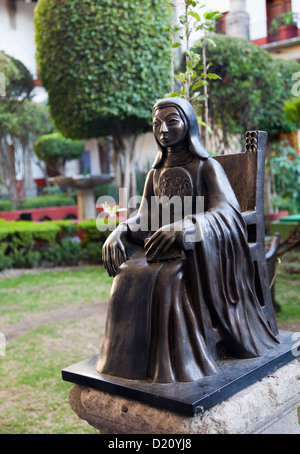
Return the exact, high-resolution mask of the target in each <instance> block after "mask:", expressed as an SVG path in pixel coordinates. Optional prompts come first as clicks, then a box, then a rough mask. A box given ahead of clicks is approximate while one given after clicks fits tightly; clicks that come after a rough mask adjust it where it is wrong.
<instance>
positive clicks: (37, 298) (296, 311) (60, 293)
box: [0, 266, 300, 434]
mask: <svg viewBox="0 0 300 454" xmlns="http://www.w3.org/2000/svg"><path fill="white" fill-rule="evenodd" d="M111 282H112V279H111V278H110V277H108V276H107V273H106V271H105V270H104V269H103V268H102V267H97V266H94V267H93V266H86V267H85V268H83V269H80V268H74V269H72V270H71V271H59V272H54V271H51V272H50V271H49V272H44V273H42V274H41V273H39V274H24V275H22V276H19V277H15V278H10V279H4V280H1V281H0V332H1V331H2V332H5V329H10V333H12V339H11V340H10V341H9V342H7V345H6V356H3V357H1V356H0V383H1V386H0V402H1V404H0V405H1V409H0V414H1V418H0V433H1V434H92V433H97V432H96V430H94V429H93V428H92V427H91V426H89V425H88V424H87V423H86V422H85V421H82V420H80V419H79V418H78V417H77V415H76V414H75V413H74V412H73V411H72V410H71V408H70V406H69V403H68V397H67V396H68V390H69V389H70V387H71V386H72V385H71V384H70V383H66V382H63V381H62V379H61V369H62V368H64V367H67V366H69V365H71V364H73V363H76V362H78V361H81V360H83V359H86V358H88V357H90V356H93V355H95V354H98V353H99V346H100V343H101V337H102V335H103V332H104V326H105V312H106V307H107V306H106V303H104V302H103V300H107V298H108V295H109V291H110V286H111ZM275 290H276V299H277V300H278V302H280V304H281V306H282V310H281V312H280V314H279V315H278V320H279V321H281V322H284V323H297V322H298V323H299V322H300V275H299V274H297V275H286V274H283V273H279V275H278V278H277V280H276V285H275ZM82 308H83V309H86V313H85V315H84V316H81V312H80V310H82ZM89 310H90V312H89ZM45 314H46V316H45ZM12 328H13V329H12ZM18 330H20V332H18Z"/></svg>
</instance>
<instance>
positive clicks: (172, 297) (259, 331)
mask: <svg viewBox="0 0 300 454" xmlns="http://www.w3.org/2000/svg"><path fill="white" fill-rule="evenodd" d="M166 182H167V183H166ZM166 191H167V193H166ZM162 195H168V196H174V195H179V196H180V197H183V196H187V195H190V196H191V197H193V200H195V197H197V196H203V197H204V213H199V212H197V211H196V210H195V209H194V208H193V211H192V212H191V213H190V214H189V215H188V216H187V218H188V219H189V221H192V224H193V226H194V228H196V230H197V231H198V232H201V240H200V241H196V242H194V243H193V244H190V245H189V247H187V248H186V249H185V250H184V253H183V254H181V255H176V254H174V258H173V259H169V260H165V257H163V256H162V257H161V260H157V261H154V262H150V263H149V262H147V260H146V256H145V251H144V248H143V241H142V240H141V239H139V241H136V242H135V235H137V234H132V235H130V219H129V220H128V223H127V227H128V238H129V240H128V241H129V242H131V244H130V247H129V249H130V250H131V251H132V252H131V254H130V257H129V258H128V260H127V261H126V262H124V263H123V264H122V266H121V267H120V268H119V271H118V274H117V275H116V276H115V278H114V280H113V285H112V290H111V295H110V301H109V307H108V313H107V322H106V328H105V335H104V339H103V344H102V348H101V351H100V355H99V357H98V360H97V365H96V369H97V371H98V372H100V373H103V374H108V375H112V376H117V377H121V378H126V379H135V380H150V381H151V380H152V381H154V382H159V383H171V382H175V381H179V382H189V381H197V380H199V379H201V378H202V377H204V376H207V375H213V374H217V373H218V360H219V359H220V358H221V357H227V358H228V357H232V358H244V359H246V358H247V359H248V358H254V357H257V356H262V355H263V354H264V353H266V352H267V351H268V350H269V349H272V348H273V347H275V346H276V345H277V343H278V341H277V339H276V337H275V336H274V335H273V333H272V331H271V329H270V327H269V325H268V323H267V321H266V320H265V317H264V313H263V309H262V307H261V305H260V303H259V301H258V298H257V295H256V292H255V281H254V265H253V262H252V259H251V255H250V250H249V245H248V242H247V235H246V225H245V222H244V219H243V217H242V214H241V212H240V208H239V205H238V202H237V199H236V197H235V195H234V193H233V190H232V188H231V186H230V184H229V182H228V179H227V177H226V174H225V172H224V171H223V169H222V167H221V166H220V164H219V163H218V162H217V161H216V160H214V159H213V158H208V159H205V160H203V159H200V158H198V157H195V156H194V157H193V159H192V160H191V162H189V163H187V165H185V166H170V167H168V166H165V165H162V166H160V167H159V168H154V169H152V170H151V171H150V172H149V175H148V179H147V182H146V185H145V191H144V197H145V199H146V200H148V201H149V202H150V199H151V197H152V196H158V197H161V196H162ZM193 206H196V205H195V204H194V205H193ZM138 215H139V216H149V213H147V211H145V209H144V208H143V206H142V207H141V209H140V212H139V214H138ZM151 233H153V232H144V234H143V235H144V236H143V239H145V238H146V237H147V236H149V235H150V234H151ZM186 233H188V231H187V232H186Z"/></svg>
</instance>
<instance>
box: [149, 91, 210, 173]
mask: <svg viewBox="0 0 300 454" xmlns="http://www.w3.org/2000/svg"><path fill="white" fill-rule="evenodd" d="M169 106H173V107H176V109H177V110H178V111H179V113H180V115H181V116H182V117H183V119H184V120H185V123H187V125H188V128H187V136H186V137H187V140H188V144H189V149H190V151H191V153H192V154H194V155H195V156H198V157H199V158H201V159H207V158H209V157H210V155H209V153H208V152H207V151H206V150H205V148H204V146H203V144H202V142H201V138H200V133H199V126H198V122H197V117H196V114H195V111H194V109H193V107H192V105H191V104H190V103H189V102H188V101H187V100H186V99H184V98H175V97H174V98H166V99H160V100H159V101H157V102H156V104H155V105H154V107H153V115H154V114H155V112H156V110H157V109H159V108H163V107H169ZM155 140H156V143H157V146H158V153H157V156H156V159H155V161H154V164H153V168H154V169H157V168H158V167H160V165H161V163H162V159H163V155H164V147H162V146H161V145H160V143H159V142H158V140H157V139H156V138H155Z"/></svg>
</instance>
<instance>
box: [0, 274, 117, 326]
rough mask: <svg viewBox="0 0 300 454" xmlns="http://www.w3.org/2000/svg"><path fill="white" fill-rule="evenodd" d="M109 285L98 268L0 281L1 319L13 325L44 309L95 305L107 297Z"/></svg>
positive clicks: (107, 278) (24, 276)
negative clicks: (76, 304) (90, 303)
mask: <svg viewBox="0 0 300 454" xmlns="http://www.w3.org/2000/svg"><path fill="white" fill-rule="evenodd" d="M110 286H111V278H110V277H109V276H108V275H107V273H106V272H105V270H104V269H102V268H99V267H85V268H84V269H76V268H74V271H71V272H70V271H59V272H53V271H49V272H45V273H43V274H24V275H21V276H19V277H15V278H13V279H4V280H2V281H0V301H1V304H0V317H1V316H4V315H5V316H6V323H13V322H16V321H19V320H22V319H24V318H25V317H26V316H29V315H30V314H33V313H39V312H42V311H44V310H46V309H47V310H49V309H52V308H55V307H58V306H63V305H70V304H75V303H79V302H81V303H86V302H96V301H99V300H101V299H106V298H107V297H108V295H109V290H110Z"/></svg>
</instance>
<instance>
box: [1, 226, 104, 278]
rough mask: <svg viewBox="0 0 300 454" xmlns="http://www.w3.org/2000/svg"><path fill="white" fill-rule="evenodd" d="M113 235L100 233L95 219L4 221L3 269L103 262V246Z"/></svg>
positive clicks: (2, 242) (2, 232) (2, 230)
mask: <svg viewBox="0 0 300 454" xmlns="http://www.w3.org/2000/svg"><path fill="white" fill-rule="evenodd" d="M109 233H110V231H109V230H108V231H105V232H100V231H99V230H98V229H97V226H96V221H95V220H90V221H82V222H78V223H75V222H73V221H68V220H64V221H47V222H43V223H35V222H30V221H4V220H0V270H4V269H6V268H10V267H14V268H33V267H36V266H42V265H48V266H51V265H53V266H58V265H78V264H79V263H81V262H88V263H101V261H102V255H101V250H102V245H103V243H104V241H105V240H106V238H107V236H108V234H109Z"/></svg>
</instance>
